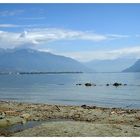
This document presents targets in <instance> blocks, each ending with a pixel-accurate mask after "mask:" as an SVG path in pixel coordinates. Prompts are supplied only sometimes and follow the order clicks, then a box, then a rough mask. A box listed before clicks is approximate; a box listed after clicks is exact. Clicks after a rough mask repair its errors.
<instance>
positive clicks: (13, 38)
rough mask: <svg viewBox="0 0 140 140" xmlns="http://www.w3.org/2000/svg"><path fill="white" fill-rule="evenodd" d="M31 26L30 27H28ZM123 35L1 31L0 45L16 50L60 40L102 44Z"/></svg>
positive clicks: (42, 30) (35, 29)
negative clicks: (15, 48)
mask: <svg viewBox="0 0 140 140" xmlns="http://www.w3.org/2000/svg"><path fill="white" fill-rule="evenodd" d="M0 26H1V27H22V26H26V25H13V24H0ZM27 26H29V25H27ZM121 37H124V36H123V35H102V34H96V33H91V32H87V31H75V30H66V29H58V28H34V29H28V30H27V31H24V32H5V31H0V43H1V47H3V48H14V47H20V46H24V45H25V44H26V46H27V45H28V44H29V45H31V46H33V45H35V46H36V45H40V44H42V43H48V42H50V41H58V40H87V41H92V42H100V41H105V40H110V39H118V38H119V39H120V38H121Z"/></svg>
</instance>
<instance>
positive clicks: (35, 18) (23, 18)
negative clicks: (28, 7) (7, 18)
mask: <svg viewBox="0 0 140 140" xmlns="http://www.w3.org/2000/svg"><path fill="white" fill-rule="evenodd" d="M19 19H20V20H43V19H46V17H22V18H19Z"/></svg>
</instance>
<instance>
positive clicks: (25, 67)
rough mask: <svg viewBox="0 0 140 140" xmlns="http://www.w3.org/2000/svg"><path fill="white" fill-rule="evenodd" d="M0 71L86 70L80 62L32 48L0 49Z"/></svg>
mask: <svg viewBox="0 0 140 140" xmlns="http://www.w3.org/2000/svg"><path fill="white" fill-rule="evenodd" d="M0 71H27V72H32V71H35V72H38V71H42V72H79V71H81V72H87V71H91V70H90V69H88V68H87V67H86V66H84V65H83V64H81V63H80V62H78V61H76V60H74V59H72V58H69V57H64V56H59V55H54V54H52V53H49V52H41V51H37V50H33V49H7V50H3V49H1V50H0Z"/></svg>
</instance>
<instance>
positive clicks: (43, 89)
mask: <svg viewBox="0 0 140 140" xmlns="http://www.w3.org/2000/svg"><path fill="white" fill-rule="evenodd" d="M86 82H92V83H95V84H96V85H97V86H95V87H85V86H84V85H82V86H76V83H83V84H84V83H86ZM114 82H121V83H126V84H127V86H120V87H117V88H116V87H113V86H108V87H107V86H105V85H106V84H107V83H109V84H112V83H114ZM0 100H14V101H22V102H34V103H50V104H65V105H82V104H87V105H97V106H106V107H123V108H140V73H81V74H33V75H29V74H28V75H0Z"/></svg>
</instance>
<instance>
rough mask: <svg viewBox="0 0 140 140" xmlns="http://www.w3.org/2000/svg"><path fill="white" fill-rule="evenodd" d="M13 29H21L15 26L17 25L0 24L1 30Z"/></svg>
mask: <svg viewBox="0 0 140 140" xmlns="http://www.w3.org/2000/svg"><path fill="white" fill-rule="evenodd" d="M11 27H19V25H15V24H0V28H11Z"/></svg>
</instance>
